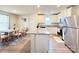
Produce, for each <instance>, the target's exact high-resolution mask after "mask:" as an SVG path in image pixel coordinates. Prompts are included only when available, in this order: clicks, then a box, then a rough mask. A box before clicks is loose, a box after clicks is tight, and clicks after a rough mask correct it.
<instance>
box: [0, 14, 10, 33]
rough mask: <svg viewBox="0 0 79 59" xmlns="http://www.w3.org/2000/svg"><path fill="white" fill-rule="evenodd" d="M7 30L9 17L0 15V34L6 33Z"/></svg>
mask: <svg viewBox="0 0 79 59" xmlns="http://www.w3.org/2000/svg"><path fill="white" fill-rule="evenodd" d="M8 29H9V16H7V15H2V14H0V32H7V31H8Z"/></svg>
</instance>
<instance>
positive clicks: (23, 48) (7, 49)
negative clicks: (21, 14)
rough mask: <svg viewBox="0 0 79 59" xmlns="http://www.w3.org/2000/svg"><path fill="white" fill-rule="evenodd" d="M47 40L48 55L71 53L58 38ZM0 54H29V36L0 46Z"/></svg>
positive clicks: (52, 37)
mask: <svg viewBox="0 0 79 59" xmlns="http://www.w3.org/2000/svg"><path fill="white" fill-rule="evenodd" d="M50 38H51V39H50V40H49V49H48V53H72V52H71V51H70V50H69V49H68V48H67V47H66V46H65V45H64V41H62V40H61V39H60V37H58V36H55V35H51V36H50ZM0 53H31V39H30V36H28V35H27V36H25V37H23V38H20V39H18V40H15V41H14V42H12V43H11V44H9V46H4V47H1V46H0Z"/></svg>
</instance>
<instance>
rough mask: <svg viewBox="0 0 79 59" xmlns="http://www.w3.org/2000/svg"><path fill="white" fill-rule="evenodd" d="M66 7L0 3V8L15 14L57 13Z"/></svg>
mask: <svg viewBox="0 0 79 59" xmlns="http://www.w3.org/2000/svg"><path fill="white" fill-rule="evenodd" d="M66 7H68V5H61V6H59V7H57V5H40V7H39V8H38V7H37V5H0V10H2V11H6V12H8V13H13V14H17V15H30V14H33V13H39V12H40V13H57V12H60V11H61V10H63V9H65V8H66Z"/></svg>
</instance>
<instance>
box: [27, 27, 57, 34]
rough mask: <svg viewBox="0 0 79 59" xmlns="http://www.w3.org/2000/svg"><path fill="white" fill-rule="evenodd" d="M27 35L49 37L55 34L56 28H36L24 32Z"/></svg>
mask: <svg viewBox="0 0 79 59" xmlns="http://www.w3.org/2000/svg"><path fill="white" fill-rule="evenodd" d="M26 33H27V34H38V35H42V34H44V35H50V34H57V28H38V29H32V30H29V31H27V32H26Z"/></svg>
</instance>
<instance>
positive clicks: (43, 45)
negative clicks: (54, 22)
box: [35, 35, 49, 53]
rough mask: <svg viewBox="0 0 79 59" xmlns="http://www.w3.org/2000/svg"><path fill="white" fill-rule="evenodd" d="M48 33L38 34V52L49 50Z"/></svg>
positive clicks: (36, 45) (36, 44)
mask: <svg viewBox="0 0 79 59" xmlns="http://www.w3.org/2000/svg"><path fill="white" fill-rule="evenodd" d="M48 40H49V36H48V35H36V39H35V41H36V42H35V50H36V52H37V53H44V52H45V53H46V52H47V51H48Z"/></svg>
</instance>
